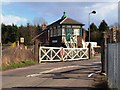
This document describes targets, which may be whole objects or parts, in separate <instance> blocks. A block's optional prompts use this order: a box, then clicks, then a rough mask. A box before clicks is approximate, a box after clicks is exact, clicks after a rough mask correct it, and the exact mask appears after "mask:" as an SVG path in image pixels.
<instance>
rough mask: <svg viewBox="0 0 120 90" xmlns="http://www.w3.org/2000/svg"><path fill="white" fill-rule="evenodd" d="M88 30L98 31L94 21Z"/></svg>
mask: <svg viewBox="0 0 120 90" xmlns="http://www.w3.org/2000/svg"><path fill="white" fill-rule="evenodd" d="M90 31H91V32H93V31H98V28H97V26H96V25H95V24H94V23H92V24H91V25H90Z"/></svg>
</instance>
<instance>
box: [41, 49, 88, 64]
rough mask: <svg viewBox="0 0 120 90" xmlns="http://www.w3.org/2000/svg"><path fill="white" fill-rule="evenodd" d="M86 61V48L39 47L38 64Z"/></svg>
mask: <svg viewBox="0 0 120 90" xmlns="http://www.w3.org/2000/svg"><path fill="white" fill-rule="evenodd" d="M83 59H88V48H62V47H60V48H59V47H40V49H39V62H42V61H72V60H83Z"/></svg>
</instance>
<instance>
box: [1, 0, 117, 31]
mask: <svg viewBox="0 0 120 90" xmlns="http://www.w3.org/2000/svg"><path fill="white" fill-rule="evenodd" d="M35 1H36V0H35ZM42 1H43V0H42ZM44 1H47V0H44ZM62 1H66V2H38V1H37V2H33V0H32V2H31V1H29V2H28V1H27V2H14V1H11V0H7V1H5V0H4V2H3V3H2V13H1V17H2V22H3V23H5V24H7V25H8V24H12V23H14V24H17V25H18V26H20V25H21V24H22V25H26V23H28V22H29V23H33V20H34V19H35V18H44V19H45V20H46V21H47V22H48V24H50V23H52V22H54V21H56V20H58V19H60V18H61V16H62V15H63V12H64V11H66V13H67V16H68V17H70V18H72V19H75V20H77V21H79V22H81V23H83V24H85V28H86V29H87V27H88V15H89V13H90V12H91V11H93V10H95V11H96V12H97V13H96V14H95V15H93V14H91V15H90V21H91V23H92V22H94V23H95V24H96V25H97V26H99V24H100V22H101V21H102V20H105V21H106V22H107V23H108V25H109V26H111V25H113V24H114V23H116V22H118V2H117V1H118V0H114V1H113V0H109V2H105V0H100V1H101V2H100V1H97V0H96V2H94V1H95V0H93V2H88V1H87V0H86V1H85V0H84V2H83V1H82V2H81V1H78V0H74V1H76V2H73V0H69V1H71V2H67V0H62Z"/></svg>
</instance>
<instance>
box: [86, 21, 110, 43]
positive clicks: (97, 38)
mask: <svg viewBox="0 0 120 90" xmlns="http://www.w3.org/2000/svg"><path fill="white" fill-rule="evenodd" d="M104 31H109V27H108V24H107V23H106V22H105V20H102V22H101V23H100V25H99V28H97V26H96V25H95V24H94V23H92V24H91V25H90V36H91V37H90V39H91V42H97V43H98V45H101V39H102V33H103V32H104ZM88 34H89V33H87V36H89V35H88Z"/></svg>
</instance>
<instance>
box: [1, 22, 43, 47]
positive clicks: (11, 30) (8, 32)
mask: <svg viewBox="0 0 120 90" xmlns="http://www.w3.org/2000/svg"><path fill="white" fill-rule="evenodd" d="M1 27H2V28H1V29H2V43H3V44H8V43H13V42H17V41H19V39H20V37H24V39H25V45H30V44H31V39H32V38H34V37H35V36H36V35H38V34H39V33H41V31H42V29H41V26H39V25H38V26H32V25H30V24H29V23H27V26H23V25H21V26H20V27H18V26H16V25H14V24H13V25H5V24H1Z"/></svg>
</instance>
